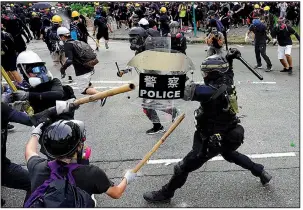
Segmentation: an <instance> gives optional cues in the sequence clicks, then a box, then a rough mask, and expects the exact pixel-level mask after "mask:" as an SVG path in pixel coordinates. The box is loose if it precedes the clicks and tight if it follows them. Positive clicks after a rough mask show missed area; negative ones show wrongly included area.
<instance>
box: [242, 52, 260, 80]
mask: <svg viewBox="0 0 303 210" xmlns="http://www.w3.org/2000/svg"><path fill="white" fill-rule="evenodd" d="M237 59H238V60H240V61H241V62H242V63H243V64H244V66H246V67H247V68H248V69H249V70H250V71H251V72H252V73H253V74H254V75H255V76H256V77H258V78H259V80H263V77H262V75H261V74H259V72H257V71H256V70H255V69H253V68H252V67H251V66H250V65H249V63H247V62H246V61H245V60H244V59H243V57H242V56H240V57H239V58H237Z"/></svg>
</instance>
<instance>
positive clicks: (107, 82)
mask: <svg viewBox="0 0 303 210" xmlns="http://www.w3.org/2000/svg"><path fill="white" fill-rule="evenodd" d="M131 82H132V81H106V80H98V81H91V83H104V84H128V83H131ZM2 83H3V84H7V82H6V81H5V80H2ZM62 84H64V85H66V84H67V85H76V84H77V83H76V82H74V83H68V82H67V81H63V82H62Z"/></svg>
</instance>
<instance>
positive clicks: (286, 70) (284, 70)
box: [280, 68, 289, 72]
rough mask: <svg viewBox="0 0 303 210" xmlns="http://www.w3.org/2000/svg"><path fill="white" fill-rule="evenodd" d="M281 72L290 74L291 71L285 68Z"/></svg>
mask: <svg viewBox="0 0 303 210" xmlns="http://www.w3.org/2000/svg"><path fill="white" fill-rule="evenodd" d="M280 72H289V69H286V68H284V69H283V70H281V71H280Z"/></svg>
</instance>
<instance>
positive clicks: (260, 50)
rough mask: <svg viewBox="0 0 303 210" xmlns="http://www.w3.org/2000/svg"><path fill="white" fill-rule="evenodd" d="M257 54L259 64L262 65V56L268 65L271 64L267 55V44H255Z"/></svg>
mask: <svg viewBox="0 0 303 210" xmlns="http://www.w3.org/2000/svg"><path fill="white" fill-rule="evenodd" d="M255 54H256V59H257V64H258V66H262V61H261V56H260V55H262V57H263V59H264V60H265V62H266V64H267V66H271V62H270V59H269V57H268V56H267V55H266V44H265V43H264V44H255Z"/></svg>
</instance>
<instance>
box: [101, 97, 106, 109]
mask: <svg viewBox="0 0 303 210" xmlns="http://www.w3.org/2000/svg"><path fill="white" fill-rule="evenodd" d="M106 99H107V97H106V98H103V99H101V100H100V101H101V104H100V105H101V106H102V107H103V106H104V105H105V103H106Z"/></svg>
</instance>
